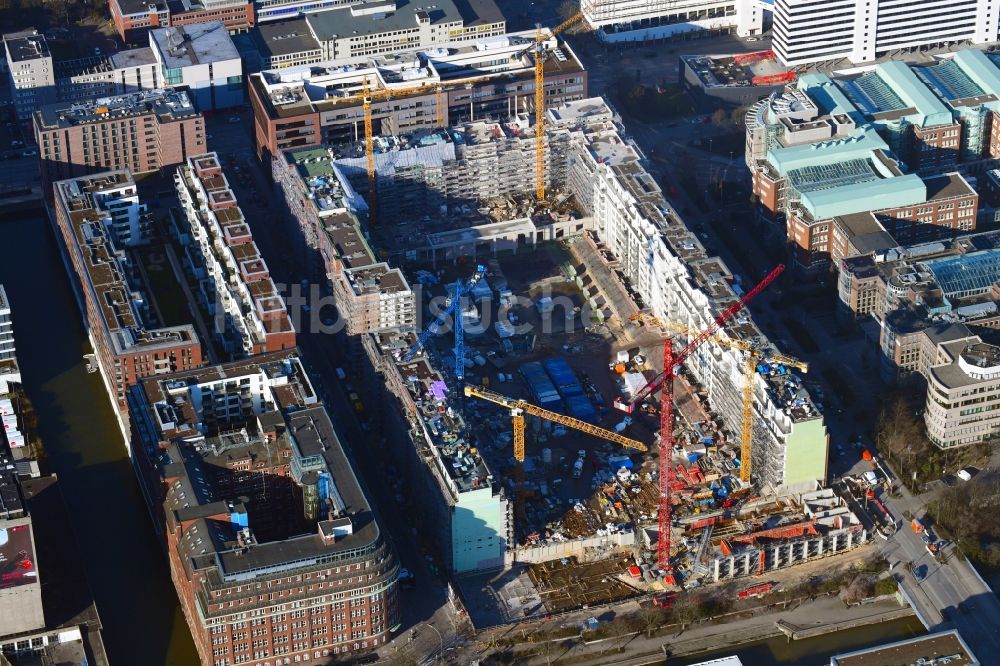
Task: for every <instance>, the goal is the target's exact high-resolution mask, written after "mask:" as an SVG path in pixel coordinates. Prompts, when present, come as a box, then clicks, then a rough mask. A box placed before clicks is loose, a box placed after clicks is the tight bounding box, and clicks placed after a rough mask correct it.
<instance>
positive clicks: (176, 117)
mask: <svg viewBox="0 0 1000 666" xmlns="http://www.w3.org/2000/svg"><path fill="white" fill-rule="evenodd" d="M33 121H34V128H35V143H36V144H37V145H38V153H39V160H40V166H41V171H42V177H43V178H44V179H45V180H46V181H47V182H53V181H56V180H63V179H66V178H73V177H76V176H82V175H85V174H88V173H94V172H96V171H103V170H105V169H128V170H129V171H130V172H131V173H133V174H143V173H148V172H151V171H159V170H160V169H162V168H164V167H167V166H172V165H174V164H181V163H182V162H184V160H185V159H187V157H188V156H189V155H192V154H195V155H196V154H198V153H201V152H204V150H205V123H204V119H203V117H202V115H201V113H199V112H198V111H197V110H196V109H195V108H194V106H193V105H192V104H191V100H190V99H189V98H188V94H187V93H186V92H185V91H182V90H181V91H174V90H149V91H141V92H135V93H130V94H126V95H122V96H118V97H109V98H103V99H96V100H93V101H90V102H83V103H75V104H68V103H62V104H54V105H49V106H46V107H43V108H42V109H41V110H39V111H36V112H35V113H34V115H33Z"/></svg>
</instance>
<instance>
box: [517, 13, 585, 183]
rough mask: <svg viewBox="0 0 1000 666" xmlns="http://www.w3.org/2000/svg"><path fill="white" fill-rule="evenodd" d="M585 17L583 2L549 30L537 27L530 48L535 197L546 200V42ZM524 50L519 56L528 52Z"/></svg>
mask: <svg viewBox="0 0 1000 666" xmlns="http://www.w3.org/2000/svg"><path fill="white" fill-rule="evenodd" d="M583 18H584V10H583V3H581V5H580V11H579V12H577V13H576V14H574V15H573V16H570V17H569V18H568V19H566V20H565V21H563V22H562V23H560V24H559V25H557V26H556V27H555V28H553V29H552V30H550V31H549V33H548V34H547V35H544V34H543V33H542V27H541V26H540V25H539V26H536V27H535V43H534V44H533V45H532V46H531V48H530V49H528V50H529V51H530V52H531V53H532V55H533V58H534V61H535V197H536V198H537V199H538V200H539V201H544V200H545V42H546V41H548V40H549V39H551V38H553V37H555V36H556V35H558V34H559V33H561V32H562V31H563V30H565V29H566V28H569V27H571V26H573V25H576V24H577V23H579V22H580V21H581V20H583ZM527 52H528V51H522V52H521V53H520V54H518V56H520V55H523V54H524V53H527Z"/></svg>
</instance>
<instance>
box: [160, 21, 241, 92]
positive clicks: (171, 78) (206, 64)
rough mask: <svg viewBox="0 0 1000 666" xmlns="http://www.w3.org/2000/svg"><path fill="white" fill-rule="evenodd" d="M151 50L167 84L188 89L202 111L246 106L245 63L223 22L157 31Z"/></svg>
mask: <svg viewBox="0 0 1000 666" xmlns="http://www.w3.org/2000/svg"><path fill="white" fill-rule="evenodd" d="M149 46H150V48H151V49H153V55H154V56H155V57H156V61H157V63H159V65H160V70H161V72H162V76H163V83H164V84H165V85H167V86H185V87H186V88H187V90H188V94H190V95H191V98H192V100H193V101H194V103H195V106H197V107H198V109H199V110H201V111H214V110H216V109H227V108H231V107H234V106H242V105H243V103H244V97H243V63H242V61H241V60H240V54H239V52H238V51H237V50H236V46H234V45H233V40H232V39H231V38H230V37H229V33H228V32H226V29H225V27H224V26H223V24H222V22H220V21H209V22H206V23H192V24H189V25H181V26H177V27H171V28H161V29H159V30H153V31H151V32H150V33H149Z"/></svg>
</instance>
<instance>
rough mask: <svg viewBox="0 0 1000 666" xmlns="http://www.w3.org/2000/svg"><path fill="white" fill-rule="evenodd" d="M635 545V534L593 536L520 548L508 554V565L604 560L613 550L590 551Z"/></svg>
mask: <svg viewBox="0 0 1000 666" xmlns="http://www.w3.org/2000/svg"><path fill="white" fill-rule="evenodd" d="M634 545H635V532H619V533H617V534H607V535H603V536H592V537H586V538H583V539H573V540H571V541H563V542H560V543H547V544H545V545H541V546H532V547H529V548H518V549H517V550H516V551H508V552H507V565H508V566H510V565H512V564H514V563H515V562H516V563H520V564H541V563H542V562H551V561H552V560H558V559H560V558H564V557H565V558H570V557H576V558H577V559H578V560H579V561H581V562H588V561H592V560H600V559H604V558H605V557H607V556H608V555H610V554H612V552H613V550H602V551H599V552H590V553H588V552H587V551H588V549H616V548H623V547H630V546H634Z"/></svg>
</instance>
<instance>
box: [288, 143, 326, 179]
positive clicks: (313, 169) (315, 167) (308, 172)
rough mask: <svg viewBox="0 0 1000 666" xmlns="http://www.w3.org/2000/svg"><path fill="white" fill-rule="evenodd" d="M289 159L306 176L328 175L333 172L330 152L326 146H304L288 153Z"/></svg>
mask: <svg viewBox="0 0 1000 666" xmlns="http://www.w3.org/2000/svg"><path fill="white" fill-rule="evenodd" d="M286 155H287V159H288V161H290V162H291V163H292V164H294V165H295V166H297V167H298V169H299V173H300V174H301V175H302V176H303V177H305V178H314V177H316V176H327V175H329V174H331V173H333V165H331V164H330V154H329V153H328V152H327V151H326V149H325V148H304V149H302V150H295V151H289V152H288V153H286Z"/></svg>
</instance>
